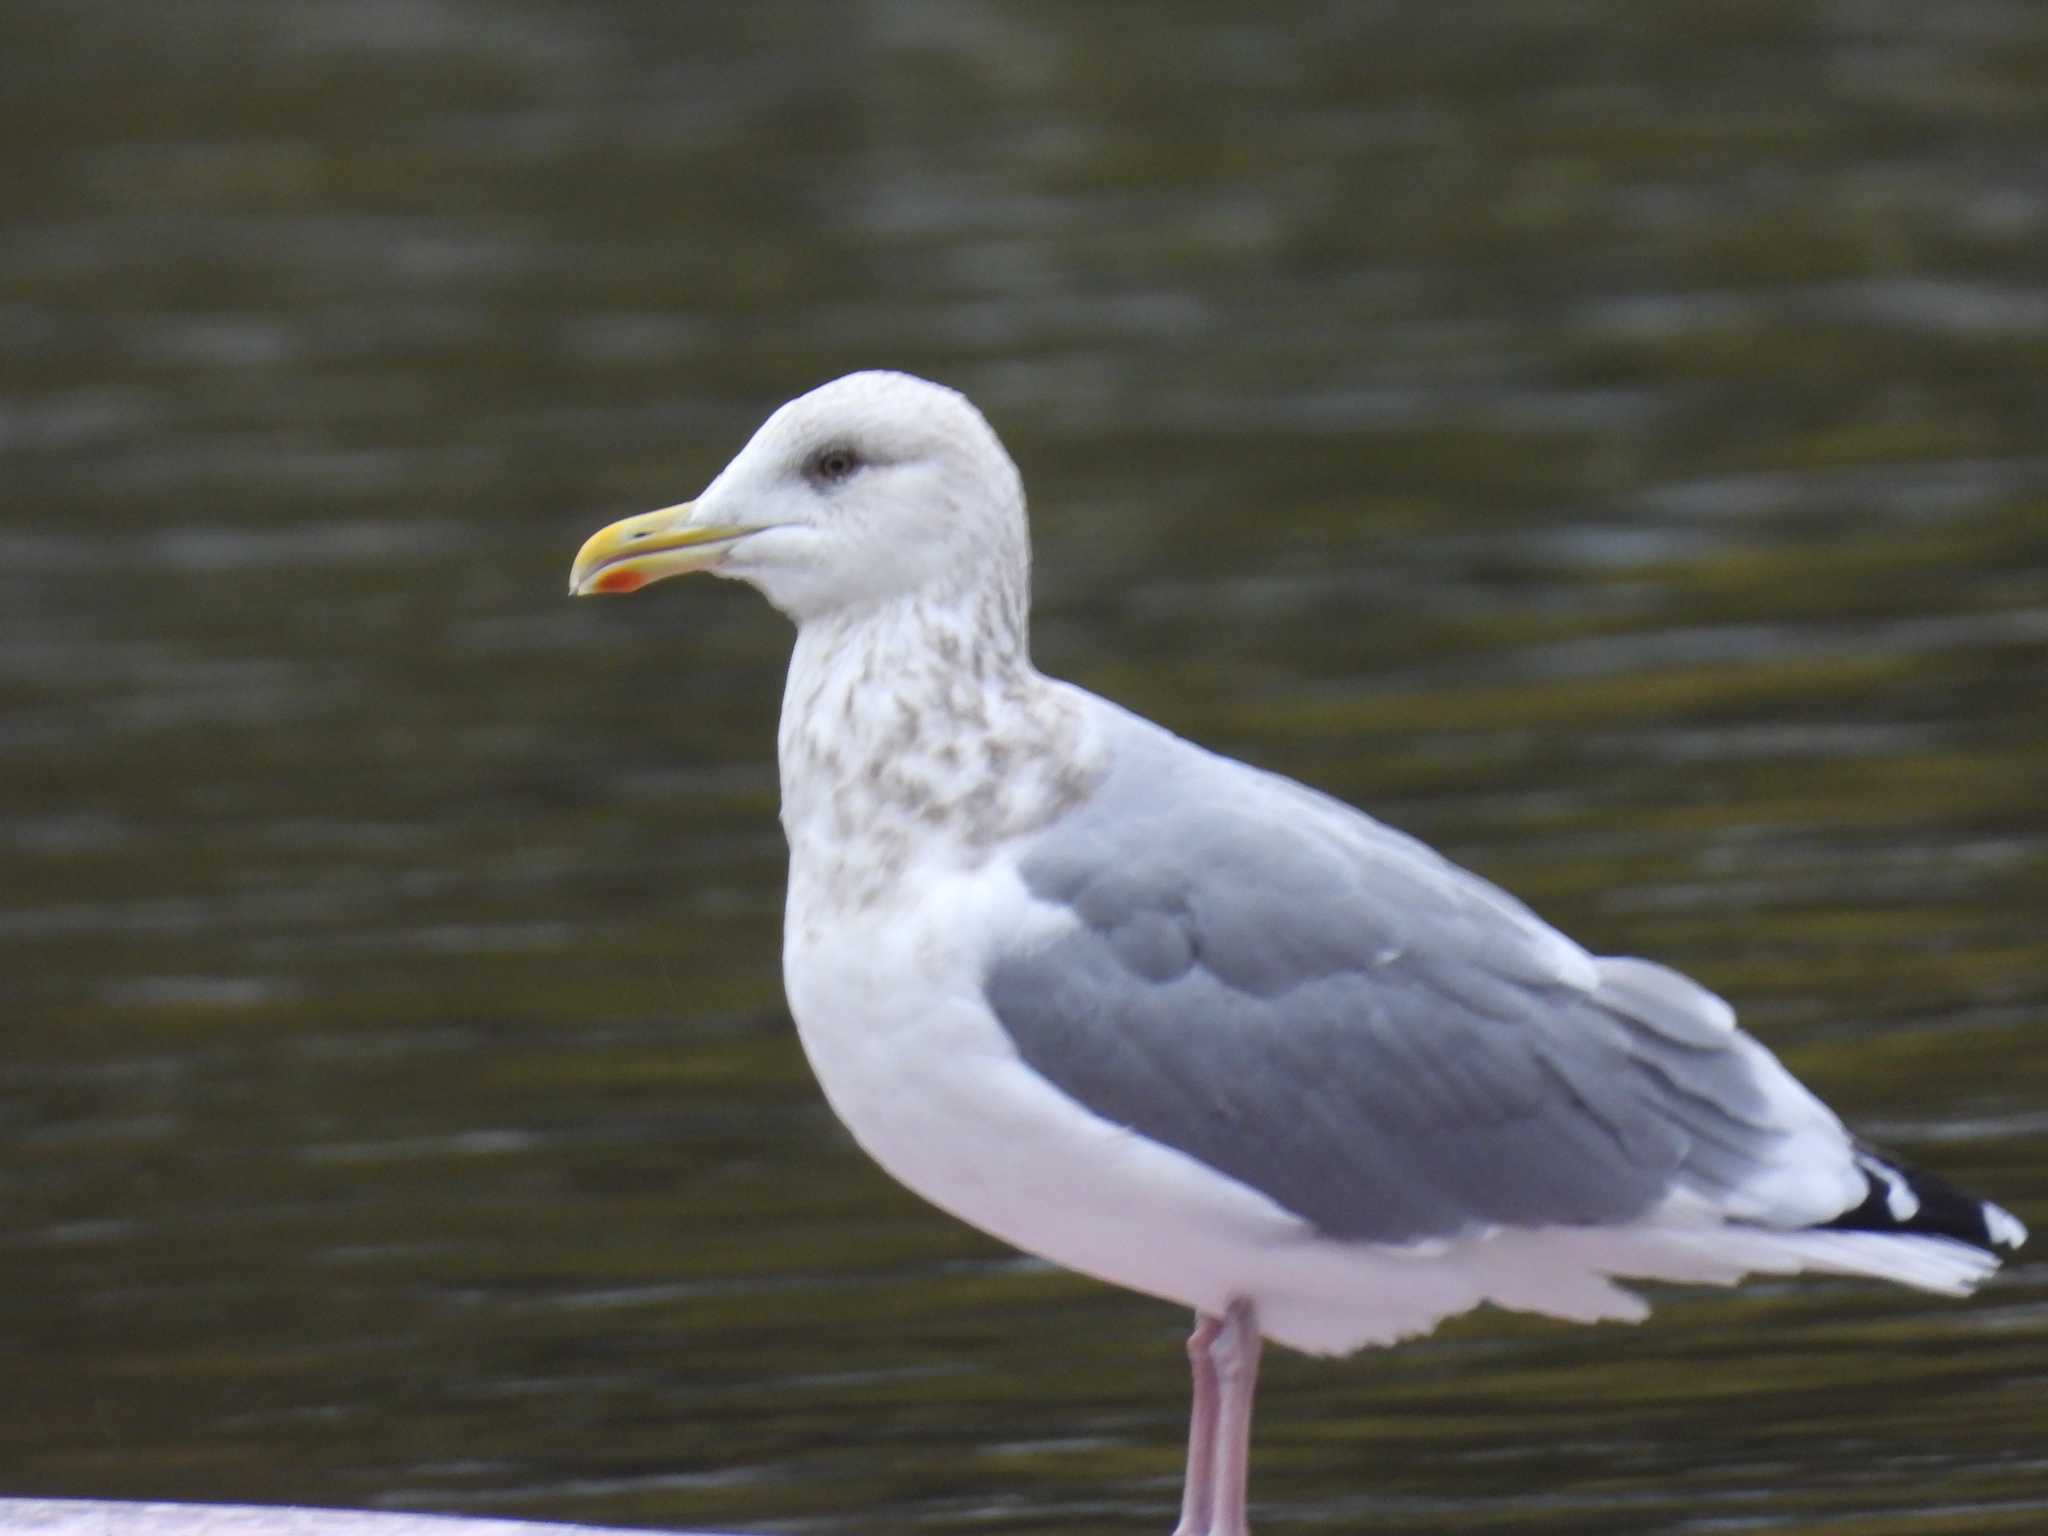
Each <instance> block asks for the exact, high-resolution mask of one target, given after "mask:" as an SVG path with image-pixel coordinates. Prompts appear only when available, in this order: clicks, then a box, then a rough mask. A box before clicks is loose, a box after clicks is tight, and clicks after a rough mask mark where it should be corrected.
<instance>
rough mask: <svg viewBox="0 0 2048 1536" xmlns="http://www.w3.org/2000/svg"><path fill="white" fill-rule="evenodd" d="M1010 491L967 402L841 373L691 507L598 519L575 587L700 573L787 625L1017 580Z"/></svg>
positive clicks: (1017, 495)
mask: <svg viewBox="0 0 2048 1536" xmlns="http://www.w3.org/2000/svg"><path fill="white" fill-rule="evenodd" d="M1029 561H1030V554H1029V544H1028V539H1027V535H1026V533H1025V526H1024V491H1023V486H1022V483H1021V482H1020V481H1019V479H1018V476H1017V469H1016V466H1015V465H1014V464H1012V463H1011V462H1010V456H1009V454H1007V453H1006V452H1004V451H1003V445H1002V443H1001V442H999V441H998V440H997V438H996V435H995V432H994V431H993V430H992V429H991V428H990V427H989V424H988V423H987V422H986V421H985V420H983V419H982V415H981V412H979V411H977V410H976V409H975V408H974V407H973V406H972V405H971V404H969V403H968V400H967V398H966V396H964V395H962V394H960V393H958V392H957V391H955V390H951V389H947V388H945V387H944V386H943V385H939V384H933V383H931V382H929V381H928V380H925V379H919V378H914V377H912V376H911V375H909V374H907V373H882V372H871V373H854V374H848V375H847V376H846V377H845V378H843V379H835V380H833V381H832V382H831V383H830V384H825V385H822V386H820V387H819V388H817V389H814V390H812V391H811V392H810V393H809V394H807V395H800V396H798V397H797V398H796V399H794V400H792V401H790V402H789V403H788V404H787V405H785V406H783V407H782V408H781V409H780V410H778V411H776V412H775V414H774V415H772V416H770V417H769V418H768V419H767V421H765V422H763V423H762V425H761V428H760V430H759V431H757V432H756V433H755V434H754V436H753V438H752V440H751V441H750V442H748V444H747V445H746V447H744V448H742V449H741V450H740V452H739V455H738V456H737V457H736V458H734V460H733V461H732V462H731V463H730V464H728V465H727V466H726V467H725V468H724V469H723V470H722V471H720V472H719V474H718V476H717V478H716V479H714V480H713V481H712V482H711V483H710V484H709V485H708V486H706V487H705V488H704V492H703V494H702V495H700V496H699V497H698V498H697V499H696V500H695V501H691V502H684V503H682V504H680V505H678V506H673V507H664V508H662V509H661V510H660V511H658V512H646V513H642V514H641V515H640V516H638V517H629V518H625V519H623V520H622V521H620V522H616V523H613V524H612V525H611V526H610V527H608V528H602V529H600V530H599V531H598V532H596V533H594V534H592V535H591V537H590V538H589V539H588V540H587V541H586V542H585V543H584V545H583V548H582V549H581V550H579V551H578V552H577V555H576V561H575V564H574V566H573V567H572V568H571V570H570V573H569V591H570V593H571V594H572V595H574V596H579V597H580V596H586V595H589V594H593V593H606V592H634V591H638V590H639V589H640V588H641V587H644V586H647V585H649V584H651V583H653V582H657V581H660V580H662V579H663V578H664V577H668V576H681V575H684V574H686V573H688V572H691V571H712V572H714V573H716V574H717V575H720V576H730V577H734V578H737V579H738V580H741V581H745V582H748V583H751V584H752V585H753V586H755V587H757V588H758V589H759V590H760V591H761V592H762V594H763V595H764V596H766V597H767V599H768V600H769V601H770V602H771V603H773V604H774V605H775V606H776V607H777V608H780V609H781V610H782V611H783V612H784V613H786V614H788V615H789V616H790V617H791V618H793V619H795V620H796V621H797V622H798V623H799V624H801V623H804V622H806V621H807V620H810V619H813V618H817V617H820V616H823V615H827V614H833V613H841V612H847V611H851V610H855V609H860V608H865V607H869V606H873V605H876V604H881V603H886V602H889V601H890V600H892V599H895V598H900V597H904V596H909V595H913V594H922V593H928V592H931V593H942V594H943V593H951V592H965V591H971V590H973V589H974V588H976V587H980V586H985V585H988V584H991V583H1016V584H1019V585H1020V586H1021V583H1023V582H1024V581H1025V580H1027V579H1028V568H1029Z"/></svg>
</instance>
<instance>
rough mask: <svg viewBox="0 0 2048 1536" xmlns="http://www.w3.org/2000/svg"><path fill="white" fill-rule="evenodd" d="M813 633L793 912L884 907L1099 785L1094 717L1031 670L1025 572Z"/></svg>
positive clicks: (805, 630)
mask: <svg viewBox="0 0 2048 1536" xmlns="http://www.w3.org/2000/svg"><path fill="white" fill-rule="evenodd" d="M977 574H978V577H979V579H977V580H975V581H974V582H973V583H972V584H971V585H966V586H965V587H964V589H962V588H958V587H956V588H955V589H954V590H951V591H947V590H933V588H932V587H925V588H921V589H920V590H918V591H917V592H915V593H911V594H906V595H903V596H899V597H894V598H891V599H889V600H887V601H885V602H882V603H878V604H875V605H872V606H867V607H861V608H857V609H847V610H842V611H838V612H834V613H831V614H825V615H820V616H818V617H815V618H812V619H809V620H806V621H805V623H804V624H803V626H802V627H801V628H800V629H799V630H798V632H797V639H796V649H795V653H794V654H793V655H792V656H791V658H790V666H789V681H788V685H787V687H786V688H785V690H784V693H783V702H782V724H781V729H780V732H779V735H778V739H777V752H778V757H779V759H780V764H781V770H782V825H783V830H784V832H785V833H786V834H787V835H788V838H789V846H790V878H791V895H792V898H793V901H794V900H796V899H798V898H799V897H800V892H801V891H802V890H804V889H807V888H813V887H815V888H816V889H817V894H819V895H821V896H822V895H824V894H825V893H826V891H827V890H829V891H830V893H831V897H832V899H833V900H834V901H838V902H845V901H849V900H851V901H854V902H857V903H859V904H861V905H867V904H870V903H872V902H874V901H876V900H879V899H881V898H882V897H884V896H885V895H886V894H887V892H888V890H889V889H890V888H891V887H892V886H893V885H894V883H895V881H896V879H897V878H898V876H900V875H901V873H902V872H903V870H904V869H905V868H907V867H908V865H909V864H910V862H911V861H912V860H913V859H914V858H916V857H917V856H918V855H919V854H920V853H921V852H924V851H926V850H929V849H934V848H949V849H952V850H955V853H954V856H955V857H957V856H958V850H961V849H966V850H968V854H969V856H970V857H980V856H981V855H982V854H983V853H984V852H985V851H986V850H987V849H989V848H990V847H992V846H993V845H994V844H996V843H999V842H1001V841H1002V840H1003V839H1005V838H1008V837H1014V836H1016V835H1018V834H1020V833H1023V832H1027V831H1030V830H1031V829H1033V828H1034V827H1037V826H1041V825H1043V824H1044V823H1045V822H1046V821H1047V820H1049V819H1050V818H1051V817H1052V816H1054V815H1056V814H1057V813H1058V812H1059V811H1060V810H1061V809H1062V808H1063V807H1065V806H1066V805H1069V804H1072V803H1073V802H1074V801H1075V800H1076V799H1078V798H1079V797H1080V796H1081V795H1082V794H1083V793H1085V791H1086V789H1087V787H1088V785H1089V783H1090V782H1092V778H1093V775H1092V773H1091V772H1090V771H1089V769H1088V768H1087V766H1086V764H1085V763H1084V762H1083V761H1082V760H1081V752H1082V743H1081V741H1080V716H1079V712H1078V710H1076V709H1075V707H1074V706H1073V704H1072V702H1071V701H1070V700H1069V699H1068V698H1067V696H1066V692H1065V690H1064V689H1063V688H1062V687H1061V686H1060V685H1058V684H1056V683H1053V682H1051V681H1049V680H1048V679H1046V678H1045V677H1044V676H1042V675H1041V674H1040V673H1039V672H1038V670H1037V669H1036V668H1034V667H1033V666H1032V665H1031V658H1030V655H1029V653H1028V650H1027V646H1026V637H1025V619H1024V604H1025V598H1024V593H1023V590H1022V587H1023V573H1022V572H1021V571H1020V570H1018V569H1017V568H1016V567H1015V566H1010V567H1008V568H1004V567H1001V566H998V565H996V564H995V563H993V562H992V563H991V566H990V567H989V568H988V569H986V570H985V571H983V572H981V573H977Z"/></svg>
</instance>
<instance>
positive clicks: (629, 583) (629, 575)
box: [592, 567, 647, 592]
mask: <svg viewBox="0 0 2048 1536" xmlns="http://www.w3.org/2000/svg"><path fill="white" fill-rule="evenodd" d="M592 585H593V586H595V587H596V588H597V590H598V591H600V592H638V591H639V590H640V589H641V588H642V587H644V586H646V585H647V578H646V577H645V576H643V575H641V574H640V573H639V572H638V571H635V570H631V569H627V568H623V567H622V568H619V569H615V570H609V571H605V572H602V573H601V574H600V575H599V576H598V578H597V580H596V581H595V582H594V583H592Z"/></svg>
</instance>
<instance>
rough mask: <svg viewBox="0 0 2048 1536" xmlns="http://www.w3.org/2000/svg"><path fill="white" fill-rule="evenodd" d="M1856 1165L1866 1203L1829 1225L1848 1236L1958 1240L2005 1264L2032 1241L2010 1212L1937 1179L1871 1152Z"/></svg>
mask: <svg viewBox="0 0 2048 1536" xmlns="http://www.w3.org/2000/svg"><path fill="white" fill-rule="evenodd" d="M1856 1163H1857V1166H1858V1168H1859V1169H1861V1170H1862V1173H1863V1180H1864V1185H1865V1193H1864V1197H1863V1203H1862V1204H1861V1205H1858V1206H1856V1207H1855V1208H1854V1209H1852V1210H1847V1211H1844V1212H1843V1213H1842V1214H1841V1215H1839V1216H1837V1217H1836V1218H1835V1219H1834V1220H1833V1221H1830V1222H1824V1223H1822V1225H1823V1226H1826V1227H1828V1228H1831V1229H1835V1230H1839V1231H1844V1232H1898V1233H1914V1234H1917V1235H1920V1236H1923V1237H1947V1238H1953V1239H1954V1240H1955V1241H1956V1242H1959V1243H1968V1244H1969V1245H1970V1246H1971V1247H1972V1248H1981V1249H1983V1250H1984V1251H1985V1252H1986V1253H1990V1254H1995V1255H1996V1256H1997V1257H1999V1258H2001V1259H2003V1258H2006V1257H2008V1256H2010V1255H2011V1254H2013V1253H2015V1252H2017V1251H2018V1250H2019V1247H2020V1245H2021V1244H2022V1243H2024V1242H2025V1241H2026V1240H2027V1229H2026V1228H2025V1227H2024V1226H2022V1225H2021V1224H2020V1220H2019V1218H2018V1217H2016V1216H2014V1215H2013V1214H2012V1213H2011V1212H2010V1211H2007V1210H2005V1209H2003V1208H2001V1207H1999V1206H1996V1205H1993V1204H1992V1203H1991V1202H1990V1201H1989V1200H1980V1199H1978V1198H1977V1197H1976V1196H1975V1195H1966V1194H1964V1193H1963V1192H1962V1191H1961V1190H1959V1189H1957V1188H1956V1187H1955V1186H1954V1185H1953V1184H1951V1183H1949V1182H1948V1181H1947V1180H1945V1179H1941V1178H1937V1177H1936V1176H1935V1175H1934V1174H1931V1173H1926V1172H1923V1171H1922V1170H1921V1169H1918V1168H1913V1167H1909V1166H1908V1165H1906V1164H1905V1163H1902V1162H1900V1161H1898V1160H1897V1159H1896V1158H1892V1157H1887V1156H1886V1155H1885V1154H1883V1153H1882V1152H1878V1151H1876V1150H1874V1149H1872V1148H1870V1147H1858V1148H1857V1149H1856Z"/></svg>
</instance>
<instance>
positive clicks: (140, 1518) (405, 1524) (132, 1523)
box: [0, 1499, 704, 1536]
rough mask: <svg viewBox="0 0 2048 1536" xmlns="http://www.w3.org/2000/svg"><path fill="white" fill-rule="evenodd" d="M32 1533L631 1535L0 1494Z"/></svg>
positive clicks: (291, 1509) (10, 1525) (338, 1512)
mask: <svg viewBox="0 0 2048 1536" xmlns="http://www.w3.org/2000/svg"><path fill="white" fill-rule="evenodd" d="M30 1531H33V1532H36V1533H37V1536H633V1533H630V1532H624V1531H622V1530H621V1529H620V1528H619V1527H617V1526H596V1525H555V1524H550V1523H545V1522H541V1521H533V1520H471V1519H468V1518H466V1517H464V1516H461V1515H385V1514H373V1513H371V1512H369V1511H367V1510H358V1509H301V1508H299V1507H297V1506H294V1505H284V1504H280V1505H265V1504H128V1503H121V1502H117V1501H114V1500H109V1499H0V1532H6V1533H7V1536H14V1533H15V1532H30ZM641 1536H647V1533H641ZM670 1536H689V1533H686V1532H674V1533H670ZM699 1536H704V1533H699Z"/></svg>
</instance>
